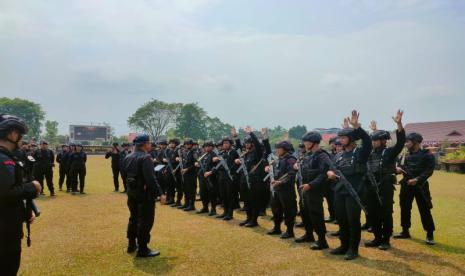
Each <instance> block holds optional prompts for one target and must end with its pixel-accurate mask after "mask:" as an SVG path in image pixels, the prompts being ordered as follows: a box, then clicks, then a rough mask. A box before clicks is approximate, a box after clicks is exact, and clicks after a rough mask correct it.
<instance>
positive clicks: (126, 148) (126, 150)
mask: <svg viewBox="0 0 465 276" xmlns="http://www.w3.org/2000/svg"><path fill="white" fill-rule="evenodd" d="M121 146H122V147H123V150H122V151H121V152H120V153H119V155H120V158H119V160H120V168H122V167H123V160H124V158H126V156H128V155H129V154H131V150H129V143H123V144H122V145H121ZM120 173H121V178H122V179H123V186H124V191H123V192H122V193H126V192H127V191H128V188H127V185H126V178H127V177H126V175H125V174H124V171H123V170H120Z"/></svg>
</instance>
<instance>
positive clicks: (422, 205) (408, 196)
mask: <svg viewBox="0 0 465 276" xmlns="http://www.w3.org/2000/svg"><path fill="white" fill-rule="evenodd" d="M406 140H407V143H406V146H407V150H408V153H407V155H406V156H405V157H404V158H403V159H402V162H401V164H400V167H398V168H397V169H396V170H397V173H399V174H400V173H401V174H403V175H404V178H403V179H402V180H401V181H400V184H401V186H400V195H399V199H400V221H401V225H402V232H401V233H399V234H397V235H395V236H394V238H395V239H409V238H410V232H409V229H410V226H411V221H410V217H411V211H412V203H413V199H415V200H416V201H417V205H418V210H419V211H420V218H421V223H422V224H423V229H424V230H425V231H426V243H427V244H428V245H434V244H435V242H434V236H433V233H434V230H435V226H434V221H433V216H432V215H431V209H432V208H433V203H432V199H431V193H430V191H429V183H428V178H430V177H431V176H432V175H433V172H434V167H435V159H434V155H433V154H431V153H430V152H429V151H428V150H427V149H422V148H421V142H423V137H422V136H421V135H420V134H419V133H415V132H412V133H410V134H408V135H407V138H406Z"/></svg>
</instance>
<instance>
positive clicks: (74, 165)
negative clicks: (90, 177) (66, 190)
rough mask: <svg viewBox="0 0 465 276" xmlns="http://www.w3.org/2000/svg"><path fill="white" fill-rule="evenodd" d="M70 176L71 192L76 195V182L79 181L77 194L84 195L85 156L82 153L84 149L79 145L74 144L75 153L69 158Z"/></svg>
mask: <svg viewBox="0 0 465 276" xmlns="http://www.w3.org/2000/svg"><path fill="white" fill-rule="evenodd" d="M70 160H71V162H70V163H71V165H70V175H71V183H72V187H71V188H72V192H73V194H76V193H77V192H78V188H77V187H78V180H79V193H81V194H82V195H83V194H85V192H84V186H85V181H86V162H87V154H86V153H85V152H84V147H83V146H82V145H81V144H76V152H74V153H73V154H72V155H71V157H70Z"/></svg>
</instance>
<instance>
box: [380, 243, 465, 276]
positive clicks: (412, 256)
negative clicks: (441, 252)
mask: <svg viewBox="0 0 465 276" xmlns="http://www.w3.org/2000/svg"><path fill="white" fill-rule="evenodd" d="M389 252H391V253H392V254H393V255H394V256H396V257H398V258H401V259H404V260H421V261H422V262H425V263H428V264H431V265H439V266H443V267H448V268H452V269H454V270H456V271H457V272H459V273H460V274H463V275H465V269H463V268H462V267H459V266H457V265H455V264H453V263H450V262H447V261H445V260H443V259H442V258H441V257H438V256H435V255H429V254H426V253H421V252H415V253H412V252H407V251H404V250H402V249H399V248H392V249H391V250H389Z"/></svg>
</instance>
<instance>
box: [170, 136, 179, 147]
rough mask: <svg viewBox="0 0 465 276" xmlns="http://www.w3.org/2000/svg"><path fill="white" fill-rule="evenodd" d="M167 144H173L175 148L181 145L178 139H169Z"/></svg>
mask: <svg viewBox="0 0 465 276" xmlns="http://www.w3.org/2000/svg"><path fill="white" fill-rule="evenodd" d="M168 143H169V144H171V143H173V144H175V145H176V146H179V144H181V142H180V141H179V139H178V138H173V139H170V140H169V141H168Z"/></svg>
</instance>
